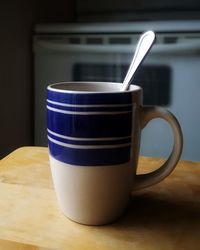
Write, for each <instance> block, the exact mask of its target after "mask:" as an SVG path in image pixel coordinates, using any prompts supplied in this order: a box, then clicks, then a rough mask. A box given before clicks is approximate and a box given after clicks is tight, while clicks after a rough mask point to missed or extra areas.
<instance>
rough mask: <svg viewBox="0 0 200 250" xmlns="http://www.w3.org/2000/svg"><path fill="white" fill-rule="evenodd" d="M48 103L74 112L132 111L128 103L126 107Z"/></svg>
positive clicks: (50, 105) (53, 106)
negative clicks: (75, 105) (68, 105)
mask: <svg viewBox="0 0 200 250" xmlns="http://www.w3.org/2000/svg"><path fill="white" fill-rule="evenodd" d="M47 105H48V106H49V107H52V108H56V109H60V110H67V111H74V112H123V111H131V110H132V105H128V106H125V107H109V106H107V107H66V106H61V105H58V104H52V103H50V102H47Z"/></svg>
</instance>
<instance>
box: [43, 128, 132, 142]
mask: <svg viewBox="0 0 200 250" xmlns="http://www.w3.org/2000/svg"><path fill="white" fill-rule="evenodd" d="M47 131H48V132H49V133H50V134H52V135H55V136H57V137H60V138H63V139H67V140H74V141H105V140H106V141H115V140H123V139H129V138H131V136H124V137H97V138H82V137H71V136H66V135H61V134H58V133H55V132H53V131H51V130H50V129H47Z"/></svg>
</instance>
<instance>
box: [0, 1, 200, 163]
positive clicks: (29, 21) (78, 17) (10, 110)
mask: <svg viewBox="0 0 200 250" xmlns="http://www.w3.org/2000/svg"><path fill="white" fill-rule="evenodd" d="M198 19H200V2H199V1H197V0H196V1H191V0H190V1H183V0H182V1H179V0H173V1H172V0H170V1H169V0H168V1H167V2H166V1H158V0H154V1H148V0H134V1H133V0H132V1H129V0H124V1H119V0H110V1H109V0H105V1H102V0H101V1H92V0H87V1H86V0H76V1H73V0H65V1H56V2H55V1H47V0H43V1H34V0H31V1H25V0H19V1H14V0H13V1H11V0H7V1H5V0H2V1H1V2H0V20H1V22H0V27H1V39H0V45H1V46H0V55H1V67H0V107H1V109H0V114H1V123H0V158H2V157H3V156H5V155H6V154H8V153H10V152H11V151H12V150H14V149H16V148H18V147H20V146H25V145H34V54H33V34H34V30H35V26H36V25H37V24H39V23H44V24H48V23H49V24H51V23H70V22H75V23H77V22H89V23H93V22H113V21H114V22H116V21H117V22H119V21H120V22H123V21H149V20H151V21H152V20H157V21H159V20H198ZM186 70H187V69H186ZM188 84H189V83H188ZM194 112H198V107H197V108H196V110H194ZM197 115H199V114H197ZM197 133H199V131H197ZM194 160H195V159H194Z"/></svg>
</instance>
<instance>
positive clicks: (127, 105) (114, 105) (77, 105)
mask: <svg viewBox="0 0 200 250" xmlns="http://www.w3.org/2000/svg"><path fill="white" fill-rule="evenodd" d="M47 102H48V103H51V104H55V105H59V106H63V107H74V108H76V107H77V108H95V107H96V108H98V107H109V108H110V107H130V106H132V104H91V105H81V104H69V103H62V102H55V101H51V100H48V99H47Z"/></svg>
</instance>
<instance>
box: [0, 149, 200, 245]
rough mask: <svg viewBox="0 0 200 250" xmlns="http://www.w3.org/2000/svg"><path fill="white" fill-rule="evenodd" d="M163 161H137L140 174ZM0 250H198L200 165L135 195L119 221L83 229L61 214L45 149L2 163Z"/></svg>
mask: <svg viewBox="0 0 200 250" xmlns="http://www.w3.org/2000/svg"><path fill="white" fill-rule="evenodd" d="M162 161H163V160H162V159H155V158H147V157H141V158H140V162H139V165H140V167H141V169H143V171H147V170H148V171H150V170H152V169H153V167H152V166H155V167H156V166H159V165H160V164H161V162H162ZM0 249H2V250H10V249H15V250H16V249H18V250H24V249H31V250H32V249H59V250H62V249H67V250H68V249H70V250H71V249H81V250H82V249H83V250H86V249H92V250H95V249H100V250H103V249H113V250H114V249H123V250H126V249H133V250H134V249H137V250H140V249H142V250H173V249H174V250H179V249H181V250H188V249H192V250H198V249H200V164H199V163H194V162H187V161H181V162H180V163H179V164H178V166H177V168H176V170H175V171H174V172H173V173H172V174H171V175H170V176H169V177H168V178H167V179H166V180H164V181H163V182H162V183H160V184H157V185H155V186H153V187H151V188H148V189H144V190H141V191H138V192H135V193H134V194H133V196H132V201H131V204H130V206H129V208H128V210H127V212H126V213H125V214H124V216H123V217H121V218H120V219H119V220H118V221H116V222H115V223H113V224H110V225H106V226H84V225H80V224H78V223H75V222H72V221H70V220H69V219H67V218H66V217H65V216H64V215H63V214H62V213H61V212H60V210H59V208H58V205H57V201H56V197H55V192H54V190H53V185H52V180H51V173H50V168H49V162H48V153H47V148H40V147H23V148H20V149H18V150H16V151H14V152H13V153H11V154H10V155H8V156H7V157H5V158H4V159H3V160H1V161H0Z"/></svg>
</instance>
